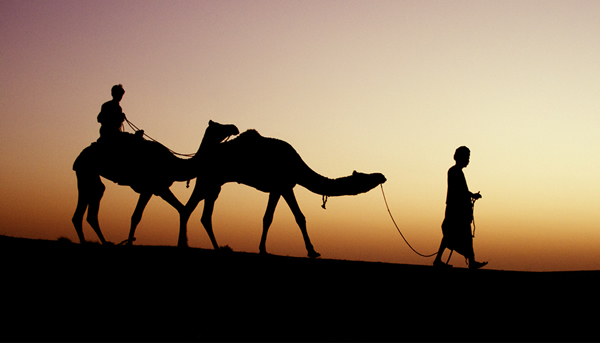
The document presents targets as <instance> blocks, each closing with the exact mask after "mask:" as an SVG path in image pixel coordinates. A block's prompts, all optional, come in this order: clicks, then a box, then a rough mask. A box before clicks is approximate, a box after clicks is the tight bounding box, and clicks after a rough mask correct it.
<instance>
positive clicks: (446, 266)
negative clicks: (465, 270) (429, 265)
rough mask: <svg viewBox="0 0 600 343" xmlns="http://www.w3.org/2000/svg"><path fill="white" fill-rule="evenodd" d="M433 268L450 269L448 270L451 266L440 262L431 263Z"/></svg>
mask: <svg viewBox="0 0 600 343" xmlns="http://www.w3.org/2000/svg"><path fill="white" fill-rule="evenodd" d="M433 266H434V267H435V268H438V269H450V268H452V265H450V264H448V263H444V262H442V261H440V260H435V261H433Z"/></svg>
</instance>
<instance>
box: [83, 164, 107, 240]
mask: <svg viewBox="0 0 600 343" xmlns="http://www.w3.org/2000/svg"><path fill="white" fill-rule="evenodd" d="M94 186H96V187H94V188H95V189H94V190H93V192H91V194H90V196H89V198H88V199H89V204H88V209H87V211H88V214H87V222H88V223H89V224H90V226H91V227H92V229H94V231H95V232H96V235H98V238H99V239H100V242H101V243H102V244H106V243H107V242H106V240H105V239H104V235H102V230H100V223H99V222H98V211H99V210H100V200H102V196H103V195H104V190H105V189H106V187H104V184H103V183H102V181H100V176H97V182H96V184H95V185H94Z"/></svg>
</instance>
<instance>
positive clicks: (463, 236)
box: [433, 146, 487, 269]
mask: <svg viewBox="0 0 600 343" xmlns="http://www.w3.org/2000/svg"><path fill="white" fill-rule="evenodd" d="M470 157H471V151H470V150H469V148H467V147H466V146H461V147H459V148H458V149H456V152H455V153H454V160H455V161H456V164H455V165H454V166H452V167H451V168H450V169H449V170H448V193H447V196H446V214H445V217H444V222H443V223H442V233H443V237H442V243H441V244H440V249H439V250H438V253H437V256H436V257H435V260H434V261H433V266H434V267H440V268H451V267H452V266H451V265H449V264H446V263H444V262H442V254H443V253H444V250H445V249H446V248H448V249H450V250H455V251H456V252H458V253H459V254H461V255H463V256H464V257H465V258H466V259H467V263H468V265H469V269H479V268H481V267H483V266H485V265H486V264H487V262H477V261H475V252H474V251H473V236H472V234H471V222H472V221H473V202H472V201H474V200H477V199H480V198H481V194H479V193H471V192H470V191H469V188H468V187H467V180H466V179H465V174H463V171H462V169H463V168H465V167H466V166H467V165H469V158H470Z"/></svg>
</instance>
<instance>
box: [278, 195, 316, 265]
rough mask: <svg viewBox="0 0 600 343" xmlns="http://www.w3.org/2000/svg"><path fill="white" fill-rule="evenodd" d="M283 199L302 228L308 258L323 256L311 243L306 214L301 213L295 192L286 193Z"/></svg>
mask: <svg viewBox="0 0 600 343" xmlns="http://www.w3.org/2000/svg"><path fill="white" fill-rule="evenodd" d="M283 198H284V199H285V201H286V202H287V204H288V206H289V207H290V210H292V213H293V214H294V218H295V219H296V223H297V224H298V226H299V227H300V231H302V237H303V238H304V245H305V246H306V250H307V251H308V257H312V258H315V257H319V256H321V254H319V253H318V252H316V251H315V249H314V248H313V245H312V243H310V238H309V237H308V232H307V231H306V218H305V217H304V214H302V211H300V206H298V201H297V200H296V196H295V195H294V190H293V189H290V190H289V191H287V192H284V193H283Z"/></svg>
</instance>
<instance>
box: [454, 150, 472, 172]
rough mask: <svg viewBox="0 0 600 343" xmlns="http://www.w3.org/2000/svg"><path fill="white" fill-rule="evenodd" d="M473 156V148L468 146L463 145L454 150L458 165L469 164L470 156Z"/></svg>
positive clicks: (464, 165)
mask: <svg viewBox="0 0 600 343" xmlns="http://www.w3.org/2000/svg"><path fill="white" fill-rule="evenodd" d="M470 157H471V150H469V148H467V147H466V146H461V147H459V148H457V149H456V151H455V152H454V160H455V161H456V165H458V166H461V167H463V168H464V167H466V166H467V165H468V164H469V158H470Z"/></svg>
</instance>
